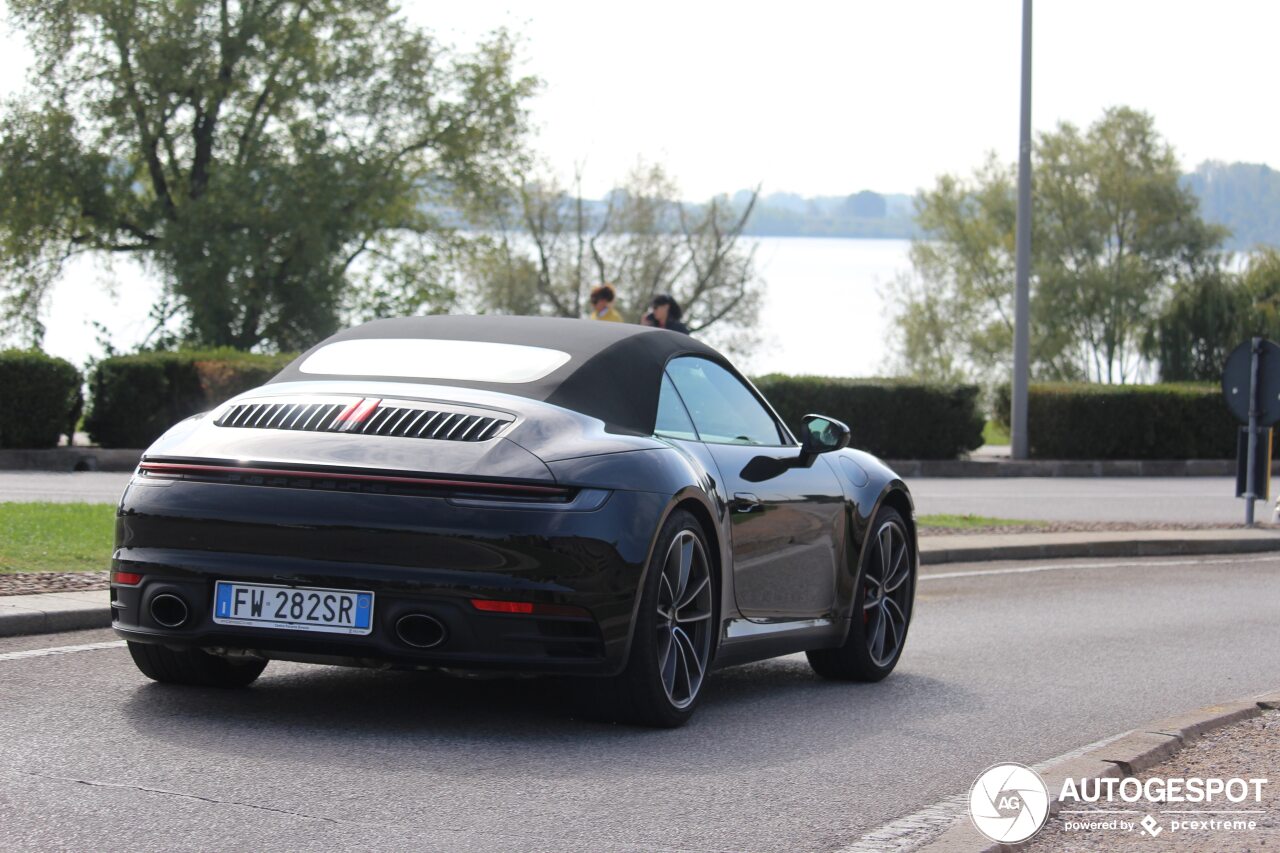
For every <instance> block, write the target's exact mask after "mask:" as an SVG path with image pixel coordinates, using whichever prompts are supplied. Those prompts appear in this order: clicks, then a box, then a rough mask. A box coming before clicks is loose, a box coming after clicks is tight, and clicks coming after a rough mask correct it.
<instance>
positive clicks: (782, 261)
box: [44, 237, 910, 376]
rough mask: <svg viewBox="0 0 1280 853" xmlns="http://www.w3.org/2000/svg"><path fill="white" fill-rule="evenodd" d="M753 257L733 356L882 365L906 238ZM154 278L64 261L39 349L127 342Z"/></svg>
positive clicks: (755, 362)
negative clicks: (753, 343)
mask: <svg viewBox="0 0 1280 853" xmlns="http://www.w3.org/2000/svg"><path fill="white" fill-rule="evenodd" d="M752 242H753V243H754V244H756V246H757V248H756V260H757V263H758V267H759V270H760V272H761V275H762V277H763V278H764V280H765V282H766V285H767V289H766V293H765V299H764V304H763V306H762V310H761V312H760V324H759V328H758V332H759V333H760V336H761V345H760V346H759V347H758V348H757V349H756V350H754V351H752V352H750V353H744V354H740V355H739V356H738V357H737V359H736V361H737V363H738V364H739V365H741V366H742V368H743V369H744V370H745V371H746V372H748V373H752V374H757V375H758V374H761V373H770V372H775V371H776V372H779V373H815V374H822V375H827V376H871V375H878V374H883V373H884V370H885V362H886V356H887V352H888V349H887V342H888V340H889V337H890V335H891V331H892V330H891V321H890V316H889V312H888V311H887V310H886V309H887V306H886V305H885V302H884V300H883V299H882V297H881V291H882V289H883V288H884V287H885V285H886V284H888V282H890V281H891V280H892V279H893V278H894V277H895V276H896V275H898V274H899V273H901V272H905V271H907V270H909V269H910V263H909V261H908V259H907V250H908V248H909V246H910V243H909V242H908V241H906V240H849V239H839V238H810V237H758V238H752ZM159 292H160V288H159V286H158V284H157V283H156V282H155V280H154V279H152V278H150V277H149V276H147V275H146V274H145V273H143V272H142V271H141V270H140V269H139V268H138V267H137V266H136V265H134V264H133V263H131V262H118V263H116V264H115V266H114V267H113V268H108V267H105V266H103V265H101V264H95V263H92V262H90V261H87V260H85V259H79V260H77V261H76V262H74V263H73V264H72V265H71V266H70V267H69V268H68V271H67V275H66V277H65V278H64V280H63V281H62V282H60V283H59V285H58V286H57V287H56V288H55V290H54V292H53V297H52V299H51V302H50V308H49V311H48V313H47V315H46V317H45V322H46V325H47V327H48V332H47V333H46V335H45V341H44V345H45V349H46V350H47V351H48V352H50V353H53V354H54V355H58V356H61V357H63V358H65V359H67V360H69V361H71V362H72V363H73V364H77V365H82V364H84V362H85V361H86V360H87V359H88V358H89V357H91V356H94V355H98V354H100V352H101V350H100V348H99V347H98V344H97V342H96V340H95V337H96V335H95V332H94V330H93V326H92V322H93V321H94V320H97V321H98V322H101V323H103V324H104V325H105V326H107V327H108V328H109V329H110V330H111V337H112V343H113V344H114V345H115V346H116V347H117V348H118V349H121V350H128V349H129V348H131V347H132V346H134V345H136V344H137V343H139V342H140V341H141V340H142V339H143V337H144V336H145V335H146V333H147V331H148V330H149V329H150V327H151V323H150V321H149V320H148V312H149V311H150V310H151V307H152V305H153V304H154V303H155V300H156V297H157V296H158V294H159Z"/></svg>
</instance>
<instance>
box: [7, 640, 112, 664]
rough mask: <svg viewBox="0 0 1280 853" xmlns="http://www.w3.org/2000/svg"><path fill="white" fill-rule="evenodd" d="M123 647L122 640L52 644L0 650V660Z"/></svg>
mask: <svg viewBox="0 0 1280 853" xmlns="http://www.w3.org/2000/svg"><path fill="white" fill-rule="evenodd" d="M120 648H124V640H109V641H107V642H105V643H84V644H82V645H79V646H53V647H52V648H48V649H27V650H26V651H23V652H0V661H6V660H22V659H24V658H43V657H50V656H53V655H71V654H75V653H76V652H95V651H97V650H98V649H120Z"/></svg>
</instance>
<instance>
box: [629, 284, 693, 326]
mask: <svg viewBox="0 0 1280 853" xmlns="http://www.w3.org/2000/svg"><path fill="white" fill-rule="evenodd" d="M683 315H684V312H683V311H681V310H680V303H679V302H676V301H675V300H674V299H672V298H671V295H670V294H668V293H659V294H658V295H657V296H655V297H653V302H652V303H650V305H649V313H648V314H645V315H644V317H642V318H640V323H641V325H644V326H657V327H658V328H659V329H670V330H671V331H673V332H683V333H684V334H686V335H687V334H689V327H688V326H686V325H685V324H684V323H682V322H681V321H680V318H681V317H682V316H683Z"/></svg>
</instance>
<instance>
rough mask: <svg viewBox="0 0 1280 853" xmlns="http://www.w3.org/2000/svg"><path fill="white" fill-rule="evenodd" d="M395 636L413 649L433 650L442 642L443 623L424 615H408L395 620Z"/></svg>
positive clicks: (443, 636)
mask: <svg viewBox="0 0 1280 853" xmlns="http://www.w3.org/2000/svg"><path fill="white" fill-rule="evenodd" d="M396 636H397V637H399V638H400V642H402V643H404V644H405V645H406V646H413V647H414V648H415V649H431V648H435V647H436V646H438V645H440V644H441V643H443V642H444V638H445V629H444V623H442V622H441V621H440V620H439V619H437V618H436V617H434V616H428V615H427V614H425V613H410V614H409V615H408V616H401V617H400V618H399V619H397V620H396Z"/></svg>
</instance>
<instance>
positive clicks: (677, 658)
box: [597, 510, 717, 728]
mask: <svg viewBox="0 0 1280 853" xmlns="http://www.w3.org/2000/svg"><path fill="white" fill-rule="evenodd" d="M716 595H717V584H716V579H715V575H714V571H713V569H712V563H711V557H710V552H709V551H708V549H707V541H706V536H705V535H704V534H703V532H702V525H700V524H699V523H698V520H697V519H696V518H694V517H693V516H692V515H691V514H689V513H688V512H685V511H684V510H676V511H675V512H673V513H672V514H671V515H670V517H668V518H667V521H666V523H665V524H663V526H662V532H661V533H660V534H659V536H658V543H657V547H655V548H654V550H653V557H652V560H651V562H650V565H649V568H648V571H646V572H645V579H644V587H643V589H642V590H641V592H640V606H639V608H638V611H637V615H636V624H635V626H634V632H633V635H632V640H631V654H630V657H629V658H628V659H627V668H626V669H625V670H623V672H622V674H621V675H618V676H616V677H614V678H611V679H606V680H604V681H603V682H602V683H600V684H599V685H597V686H598V688H599V693H598V700H599V708H600V710H602V711H603V712H604V713H605V714H606V715H607V716H609V717H610V718H611V719H615V720H621V721H623V722H629V723H635V724H637V725H643V726H654V727H657V728H676V727H678V726H682V725H684V724H685V723H686V722H688V721H689V718H690V717H691V716H693V711H694V709H695V708H696V707H697V705H698V699H699V698H700V697H701V695H702V685H703V682H704V681H705V679H706V675H707V670H708V669H709V667H710V664H711V656H712V651H713V647H714V643H715V623H716V601H717V598H716Z"/></svg>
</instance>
